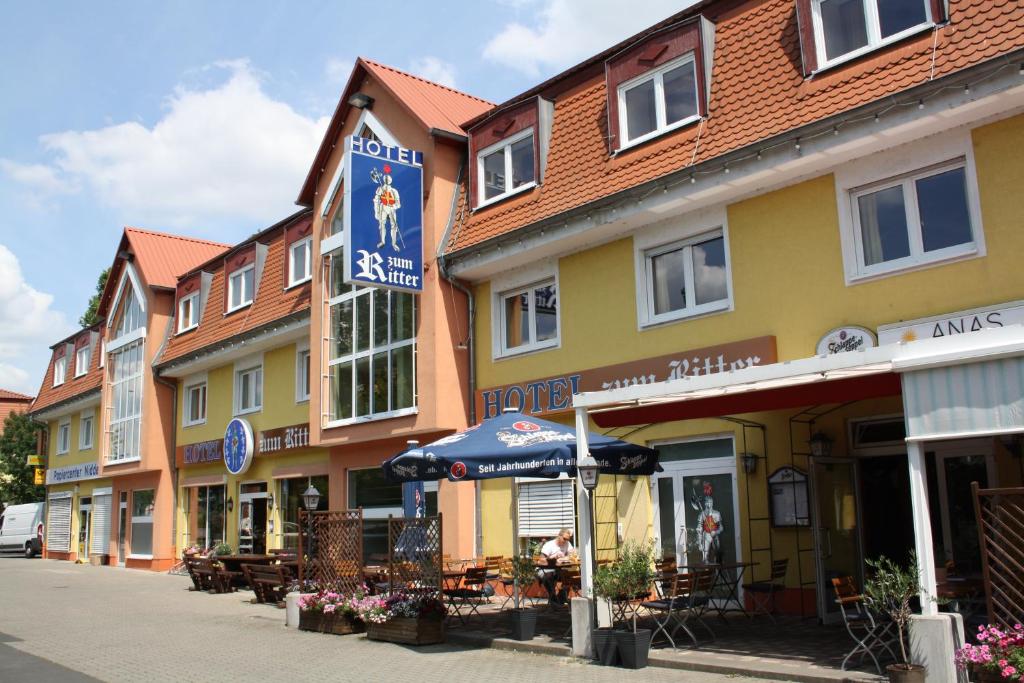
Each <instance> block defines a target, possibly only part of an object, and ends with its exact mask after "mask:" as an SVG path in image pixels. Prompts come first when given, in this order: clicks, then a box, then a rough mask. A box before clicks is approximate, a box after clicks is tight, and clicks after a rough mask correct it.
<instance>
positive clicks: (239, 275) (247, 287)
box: [228, 263, 256, 313]
mask: <svg viewBox="0 0 1024 683" xmlns="http://www.w3.org/2000/svg"><path fill="white" fill-rule="evenodd" d="M255 278H256V266H255V264H252V263H250V264H249V265H247V266H245V267H244V268H240V269H239V270H236V271H235V272H233V273H231V275H230V276H229V277H228V313H230V312H231V311H237V310H238V309H239V308H242V307H243V306H248V305H249V304H251V303H252V296H253V285H254V284H255Z"/></svg>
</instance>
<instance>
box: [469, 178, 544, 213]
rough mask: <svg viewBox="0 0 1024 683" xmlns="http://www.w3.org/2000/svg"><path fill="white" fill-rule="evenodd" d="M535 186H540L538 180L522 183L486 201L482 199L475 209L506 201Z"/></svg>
mask: <svg viewBox="0 0 1024 683" xmlns="http://www.w3.org/2000/svg"><path fill="white" fill-rule="evenodd" d="M535 187H538V185H537V181H536V180H534V181H532V182H529V183H526V184H525V185H520V186H519V187H517V188H516V189H514V190H509V191H508V192H506V193H505V194H499V195H498V196H497V197H491V198H490V199H485V200H484V201H482V202H480V203H479V204H477V205H476V207H475V208H474V209H473V210H474V211H477V210H479V209H483V208H485V207H488V206H490V205H492V204H497V203H498V202H501V201H504V200H506V199H508V198H509V197H514V196H516V195H519V194H522V193H524V192H526V191H527V190H532V189H533V188H535Z"/></svg>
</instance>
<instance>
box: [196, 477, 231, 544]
mask: <svg viewBox="0 0 1024 683" xmlns="http://www.w3.org/2000/svg"><path fill="white" fill-rule="evenodd" d="M188 490H189V491H193V492H194V493H193V494H192V495H193V496H194V497H195V498H194V499H195V508H194V514H193V516H192V525H191V533H192V542H193V543H195V544H196V545H197V546H198V547H199V548H201V549H203V550H206V549H208V548H214V547H216V546H217V545H218V544H220V543H223V542H224V499H225V496H224V490H225V487H224V486H197V487H195V488H192V489H188Z"/></svg>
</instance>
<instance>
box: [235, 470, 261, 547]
mask: <svg viewBox="0 0 1024 683" xmlns="http://www.w3.org/2000/svg"><path fill="white" fill-rule="evenodd" d="M267 497H268V494H267V484H266V482H259V483H255V484H242V492H241V493H240V494H239V496H238V552H239V553H252V554H254V555H263V554H265V553H266V552H267Z"/></svg>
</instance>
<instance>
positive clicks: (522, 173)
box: [476, 128, 537, 206]
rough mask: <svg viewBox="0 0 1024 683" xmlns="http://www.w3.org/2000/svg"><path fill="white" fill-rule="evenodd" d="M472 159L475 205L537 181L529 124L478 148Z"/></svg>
mask: <svg viewBox="0 0 1024 683" xmlns="http://www.w3.org/2000/svg"><path fill="white" fill-rule="evenodd" d="M476 160H477V174H476V177H477V185H478V186H479V187H478V189H477V205H478V206H483V205H484V204H488V203H490V202H496V201H498V200H500V199H504V198H505V197H507V196H509V195H511V194H514V193H517V192H522V191H523V190H528V189H529V188H531V187H534V186H535V185H536V184H537V179H536V165H535V163H534V149H533V128H527V129H526V130H524V131H521V132H519V133H516V134H515V135H512V136H510V137H508V138H505V139H504V140H501V141H500V142H497V143H495V144H493V145H491V146H490V147H487V148H485V149H483V150H481V151H480V152H478V153H477V155H476Z"/></svg>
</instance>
